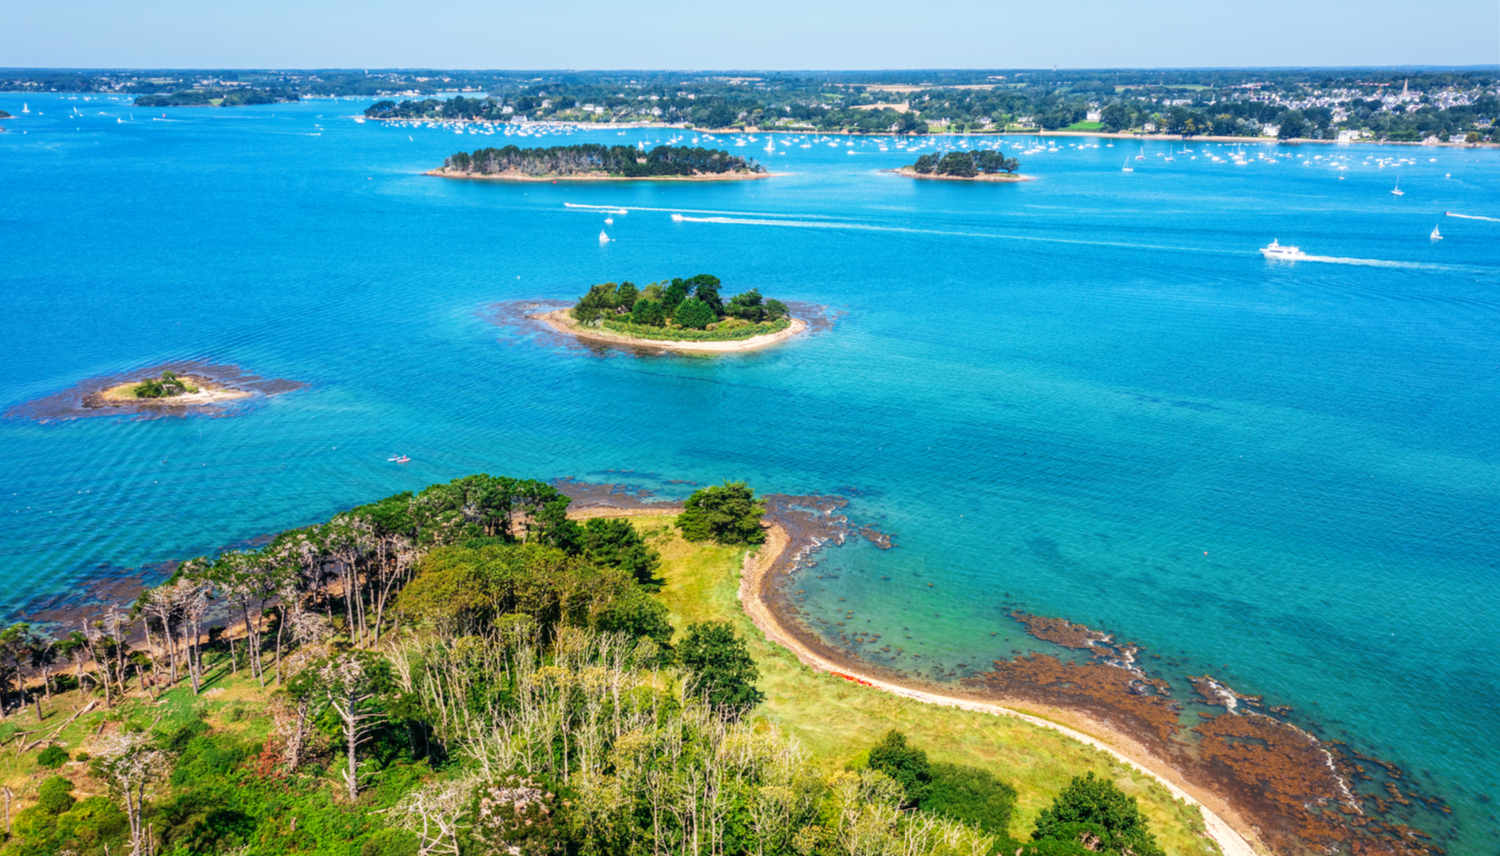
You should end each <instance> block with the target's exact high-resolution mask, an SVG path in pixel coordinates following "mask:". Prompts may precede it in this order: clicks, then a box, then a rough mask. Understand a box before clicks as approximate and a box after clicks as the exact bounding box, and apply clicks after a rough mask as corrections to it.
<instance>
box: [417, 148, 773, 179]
mask: <svg viewBox="0 0 1500 857" xmlns="http://www.w3.org/2000/svg"><path fill="white" fill-rule="evenodd" d="M443 166H444V167H445V168H447V169H448V170H451V171H453V172H456V173H465V174H469V175H481V176H489V175H497V174H519V175H525V176H588V175H599V174H604V175H609V176H618V177H621V178H652V177H656V176H663V177H665V176H695V175H712V174H722V173H742V172H749V173H763V172H765V168H764V167H762V166H760V165H759V164H757V163H755V161H754V160H749V159H746V158H742V157H740V156H738V155H731V154H730V153H728V152H726V151H724V150H723V149H704V148H700V147H696V146H657V147H656V148H654V149H651V150H649V151H645V150H641V149H637V148H636V147H634V146H601V145H599V144H597V143H582V144H579V145H575V146H550V147H548V148H545V149H543V148H536V149H522V148H520V147H519V146H506V147H505V148H503V149H493V148H491V149H478V150H476V151H474V152H472V153H471V152H459V153H457V154H454V155H450V156H449V157H448V159H447V160H446V161H444V163H443Z"/></svg>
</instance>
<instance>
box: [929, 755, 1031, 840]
mask: <svg viewBox="0 0 1500 857" xmlns="http://www.w3.org/2000/svg"><path fill="white" fill-rule="evenodd" d="M931 773H932V782H931V785H930V786H929V787H928V790H927V797H926V798H925V799H923V801H922V809H924V810H926V811H928V812H935V813H937V814H938V815H944V816H947V817H948V818H951V819H954V820H955V821H962V822H963V823H965V824H968V825H971V826H973V827H977V828H979V829H980V830H983V831H984V832H985V833H993V834H996V835H998V836H1001V837H1009V836H1010V817H1011V813H1012V812H1013V811H1014V810H1015V807H1016V790H1015V789H1014V788H1013V787H1012V786H1011V785H1010V784H1009V783H1007V782H1005V781H1003V780H1001V779H999V778H997V777H995V776H994V775H993V774H991V773H990V772H989V771H986V770H984V769H982V768H972V767H969V766H968V765H949V764H946V763H938V764H935V765H933V766H932V767H931Z"/></svg>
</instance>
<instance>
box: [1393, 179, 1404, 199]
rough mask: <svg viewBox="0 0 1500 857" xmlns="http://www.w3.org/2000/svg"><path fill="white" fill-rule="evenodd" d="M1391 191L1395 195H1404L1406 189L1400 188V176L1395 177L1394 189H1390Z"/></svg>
mask: <svg viewBox="0 0 1500 857" xmlns="http://www.w3.org/2000/svg"><path fill="white" fill-rule="evenodd" d="M1391 193H1393V194H1395V195H1396V196H1406V191H1404V190H1402V189H1401V179H1400V177H1397V179H1396V189H1395V190H1393V191H1391Z"/></svg>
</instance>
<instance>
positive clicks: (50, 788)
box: [36, 777, 77, 815]
mask: <svg viewBox="0 0 1500 857" xmlns="http://www.w3.org/2000/svg"><path fill="white" fill-rule="evenodd" d="M75 803H77V801H75V800H74V799H73V783H72V782H71V781H70V780H67V779H64V778H63V777H48V778H47V779H45V780H43V781H42V786H41V788H40V789H38V790H37V797H36V805H37V806H39V807H41V808H42V809H44V810H46V811H47V812H48V813H50V814H52V815H62V814H63V813H65V812H67V811H68V810H70V809H72V808H73V804H75Z"/></svg>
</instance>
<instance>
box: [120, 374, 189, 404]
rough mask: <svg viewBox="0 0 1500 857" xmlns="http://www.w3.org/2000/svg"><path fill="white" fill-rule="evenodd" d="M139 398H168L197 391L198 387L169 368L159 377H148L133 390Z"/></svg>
mask: <svg viewBox="0 0 1500 857" xmlns="http://www.w3.org/2000/svg"><path fill="white" fill-rule="evenodd" d="M131 392H132V393H134V394H135V397H136V398H137V399H167V398H171V397H172V396H180V395H182V394H183V393H196V392H198V388H197V387H194V386H193V385H191V384H189V383H188V382H187V380H186V379H184V378H183V377H182V376H180V375H178V374H177V373H176V372H173V371H172V370H170V369H168V370H166V371H165V372H162V373H161V376H160V377H158V378H147V379H146V380H144V381H142V382H141V383H139V384H137V385H135V387H134V388H133V389H132V390H131Z"/></svg>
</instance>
